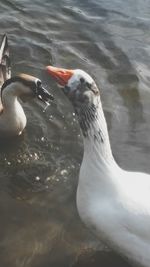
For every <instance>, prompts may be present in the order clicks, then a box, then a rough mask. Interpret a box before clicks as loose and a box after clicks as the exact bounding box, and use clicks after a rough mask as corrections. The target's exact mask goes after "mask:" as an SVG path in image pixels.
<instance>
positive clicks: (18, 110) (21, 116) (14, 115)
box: [0, 84, 26, 135]
mask: <svg viewBox="0 0 150 267" xmlns="http://www.w3.org/2000/svg"><path fill="white" fill-rule="evenodd" d="M17 96H18V91H17V88H16V86H15V84H11V85H9V86H7V87H6V88H5V89H4V91H3V92H2V105H3V112H2V113H1V116H0V132H4V133H6V134H9V135H11V134H12V135H13V134H15V135H19V134H20V133H21V132H22V131H23V129H24V128H25V126H26V115H25V113H24V110H23V108H22V106H21V104H20V103H19V101H18V98H17ZM8 122H9V123H8Z"/></svg>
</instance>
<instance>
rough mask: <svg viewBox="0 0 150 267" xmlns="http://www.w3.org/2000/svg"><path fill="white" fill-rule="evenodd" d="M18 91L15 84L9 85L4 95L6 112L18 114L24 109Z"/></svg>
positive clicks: (3, 101)
mask: <svg viewBox="0 0 150 267" xmlns="http://www.w3.org/2000/svg"><path fill="white" fill-rule="evenodd" d="M17 95H18V89H17V88H16V85H15V83H14V84H10V85H8V86H7V87H6V88H5V89H4V91H3V93H2V105H3V110H4V112H9V113H10V112H12V113H18V108H19V110H20V109H22V110H23V108H22V107H21V105H20V103H19V101H18V98H17Z"/></svg>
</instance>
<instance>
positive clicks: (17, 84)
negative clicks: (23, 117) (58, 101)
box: [1, 74, 54, 102]
mask: <svg viewBox="0 0 150 267" xmlns="http://www.w3.org/2000/svg"><path fill="white" fill-rule="evenodd" d="M4 94H5V95H7V96H8V95H13V96H16V97H19V98H21V100H22V101H27V100H29V99H31V98H35V97H36V98H37V99H39V100H40V101H43V102H47V101H49V100H53V99H54V98H53V96H52V95H51V94H50V93H49V92H48V91H47V90H46V89H45V88H44V87H43V85H42V82H41V80H40V79H38V78H36V77H33V76H31V75H28V74H19V75H18V76H14V77H12V78H10V79H8V80H6V81H5V82H4V84H3V85H2V87H1V99H2V102H3V95H4Z"/></svg>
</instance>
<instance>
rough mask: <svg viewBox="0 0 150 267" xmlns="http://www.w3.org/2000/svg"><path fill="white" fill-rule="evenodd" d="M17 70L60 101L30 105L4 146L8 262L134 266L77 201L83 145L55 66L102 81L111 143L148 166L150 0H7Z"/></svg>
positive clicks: (2, 196)
mask: <svg viewBox="0 0 150 267" xmlns="http://www.w3.org/2000/svg"><path fill="white" fill-rule="evenodd" d="M0 6H1V15H0V25H1V27H0V37H1V36H2V34H3V33H5V32H6V33H7V34H8V37H9V44H10V48H11V59H12V70H13V74H16V73H17V72H26V73H30V74H32V75H35V76H37V77H39V78H41V79H42V80H43V81H45V84H47V87H48V88H50V90H51V91H52V92H53V94H54V96H55V98H56V103H55V104H53V105H51V107H50V108H48V109H47V111H46V113H43V112H42V110H43V107H41V106H40V105H39V103H28V104H26V105H25V106H24V109H25V112H26V114H27V117H28V125H27V128H26V130H25V132H24V134H23V136H21V137H20V138H17V139H16V140H14V142H13V143H9V144H7V145H6V144H5V145H2V144H1V152H0V266H3V267H8V266H11V267H49V266H52V267H63V266H64V267H70V266H73V267H84V266H86V267H96V266H97V267H99V266H103V267H112V266H115V267H127V266H129V265H128V264H127V263H126V262H125V261H124V260H123V259H121V258H120V257H119V256H117V255H116V254H114V253H113V252H111V251H109V250H108V249H107V248H106V247H105V246H104V245H103V244H102V243H100V242H99V241H98V240H96V238H95V237H94V236H93V235H92V234H90V233H89V231H88V230H87V229H86V228H85V226H84V225H82V223H81V222H80V219H79V217H78V214H77V210H76V205H75V195H76V187H77V181H78V172H79V167H80V162H81V159H82V153H83V145H82V138H81V136H80V130H79V126H78V123H77V121H76V118H75V117H74V113H73V109H72V107H71V105H70V103H69V102H68V101H67V99H66V98H65V96H64V95H63V94H62V92H61V91H60V90H58V89H57V88H56V85H55V84H54V83H53V81H52V80H51V79H50V77H47V74H46V73H45V71H44V67H45V65H47V64H53V65H57V66H58V65H59V66H63V67H71V68H81V69H84V70H86V71H88V72H89V73H90V74H91V75H92V76H93V77H95V80H96V82H97V84H98V85H99V87H100V88H101V95H102V101H103V107H104V110H105V115H106V119H107V123H108V127H109V133H110V139H111V144H112V149H113V153H114V156H115V158H116V160H117V162H118V163H119V164H120V165H121V166H122V167H124V168H127V169H132V170H141V171H142V170H143V171H146V172H149V173H150V166H149V154H150V89H149V83H150V75H149V69H150V35H149V33H150V18H149V14H150V2H149V0H145V1H142V0H137V1H129V0H126V1H121V0H114V1H111V0H108V1H106V0H99V1H98V0H93V1H91V0H82V1H80V0H62V1H58V0H51V1H48V0H47V1H46V0H43V1H40V0H32V1H29V0H24V1H23V0H22V1H19V0H13V1H10V0H3V1H2V0H1V1H0Z"/></svg>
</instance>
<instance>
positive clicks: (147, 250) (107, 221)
mask: <svg viewBox="0 0 150 267" xmlns="http://www.w3.org/2000/svg"><path fill="white" fill-rule="evenodd" d="M47 71H48V73H49V74H50V75H51V76H52V77H53V78H54V79H55V80H56V81H57V82H58V83H59V84H60V85H61V86H62V87H63V91H64V93H65V95H66V96H67V97H68V98H69V100H70V101H71V103H72V104H73V106H74V109H75V112H76V115H77V117H78V121H79V124H80V128H81V130H82V133H83V142H84V155H83V160H82V164H81V168H80V174H79V182H78V188H77V196H76V201H77V209H78V212H79V215H80V217H81V219H82V221H83V222H84V223H85V224H86V225H87V226H88V227H89V228H90V229H91V230H92V231H93V232H94V233H95V234H96V236H97V237H98V238H99V239H101V240H103V242H105V243H106V244H107V245H108V246H109V247H111V248H112V249H113V250H115V251H117V252H118V253H119V254H121V255H122V256H124V257H125V258H126V259H128V260H129V261H130V263H132V264H133V265H134V264H135V265H134V266H142V267H150V175H148V174H146V173H142V172H141V173H140V172H130V171H125V170H123V169H121V168H120V167H119V166H118V165H117V163H116V162H115V160H114V157H113V155H112V150H111V146H110V141H109V135H108V130H107V124H106V120H105V116H104V113H103V108H102V104H101V99H100V91H99V89H98V87H97V85H96V83H95V81H94V80H93V79H92V78H91V76H90V75H88V74H87V73H86V72H84V71H82V70H79V69H77V70H66V69H61V68H55V67H52V66H47Z"/></svg>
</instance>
